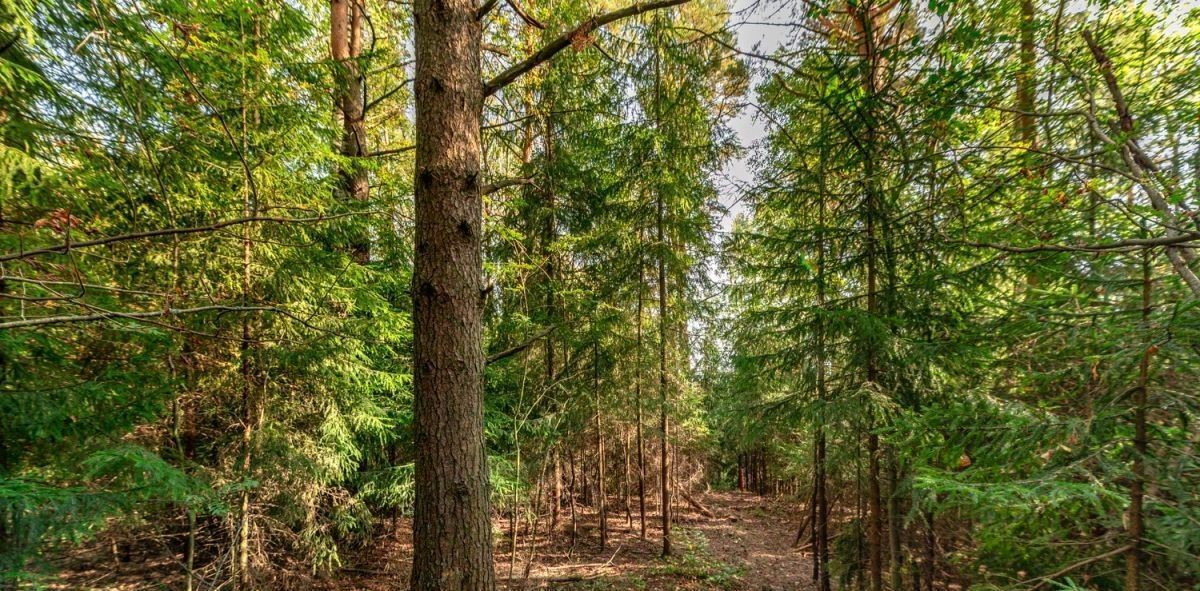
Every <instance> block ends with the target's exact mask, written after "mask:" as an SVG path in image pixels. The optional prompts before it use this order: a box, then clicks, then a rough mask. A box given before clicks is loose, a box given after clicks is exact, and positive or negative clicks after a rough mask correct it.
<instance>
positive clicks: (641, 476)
mask: <svg viewBox="0 0 1200 591" xmlns="http://www.w3.org/2000/svg"><path fill="white" fill-rule="evenodd" d="M644 248H645V245H644V244H643V242H642V230H641V229H640V228H639V229H638V284H637V319H636V320H635V323H636V324H637V340H636V345H635V346H636V348H637V351H636V352H635V353H634V355H635V363H634V387H633V390H634V394H633V397H634V398H635V403H636V405H637V460H638V478H637V482H638V519H639V520H640V521H641V528H642V529H641V532H642V533H641V537H642V539H643V540H644V539H646V440H645V439H644V438H643V436H642V424H643V423H644V420H643V418H642V308H643V306H644V300H645V298H644V297H643V295H644V286H645V285H646V268H645V259H644V257H643V256H642V251H643V249H644Z"/></svg>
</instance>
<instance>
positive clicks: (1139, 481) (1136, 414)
mask: <svg viewBox="0 0 1200 591" xmlns="http://www.w3.org/2000/svg"><path fill="white" fill-rule="evenodd" d="M1143 234H1145V232H1143ZM1150 255H1151V251H1150V250H1149V249H1146V250H1143V251H1142V329H1143V330H1145V331H1147V338H1146V341H1147V342H1146V344H1145V351H1143V353H1142V360H1141V363H1140V364H1139V365H1138V385H1137V389H1136V390H1134V393H1133V469H1132V472H1133V478H1132V480H1131V481H1130V483H1129V516H1128V519H1127V521H1128V523H1129V525H1128V528H1127V532H1126V533H1127V534H1128V535H1129V552H1127V553H1126V554H1125V589H1126V591H1138V590H1139V589H1140V588H1141V571H1142V543H1143V540H1142V538H1143V536H1144V535H1145V522H1144V515H1143V502H1144V496H1145V487H1146V464H1145V462H1146V451H1147V446H1148V442H1147V438H1146V398H1147V394H1148V392H1147V390H1148V389H1149V387H1150V357H1151V356H1152V355H1153V354H1154V347H1153V345H1152V344H1151V343H1150V342H1149V341H1150V339H1149V330H1150V308H1151V293H1152V292H1151V289H1152V287H1153V282H1152V278H1151V274H1150V270H1151V266H1150Z"/></svg>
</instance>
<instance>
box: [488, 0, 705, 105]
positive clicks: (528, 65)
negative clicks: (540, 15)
mask: <svg viewBox="0 0 1200 591" xmlns="http://www.w3.org/2000/svg"><path fill="white" fill-rule="evenodd" d="M689 1H690V0H657V1H655V2H647V3H644V4H642V3H637V4H633V5H630V6H626V7H625V8H622V9H620V10H614V11H612V12H606V13H604V14H599V15H596V16H593V17H591V18H589V19H587V20H585V21H583V22H582V23H580V24H579V25H577V26H576V27H575V28H573V29H571V30H569V31H567V32H566V33H563V34H562V35H559V36H558V37H557V38H555V39H554V40H553V41H551V42H550V43H547V44H546V46H545V47H543V48H541V49H540V50H538V52H537V53H534V54H533V55H531V56H529V57H527V58H525V59H524V60H523V61H521V62H519V63H516V64H513V65H512V67H510V68H508V69H507V70H505V71H503V72H501V73H500V74H498V75H496V77H495V78H492V79H491V80H489V81H488V82H487V84H484V85H483V96H484V97H488V96H491V95H493V94H495V93H496V91H497V90H500V89H501V88H504V87H505V86H507V85H509V84H510V83H512V82H513V81H514V80H516V79H517V78H520V77H521V75H522V74H525V73H526V72H528V71H530V70H532V69H534V68H536V67H538V66H540V65H542V64H543V63H545V62H547V61H549V60H550V59H551V58H553V57H554V56H555V55H558V53H559V52H560V51H562V50H564V49H566V48H567V47H568V46H570V45H571V42H572V41H573V40H575V39H577V38H579V37H581V36H584V35H587V34H588V33H590V32H592V31H594V30H596V29H598V28H600V27H603V26H604V25H607V24H609V23H611V22H614V21H618V20H621V19H623V18H628V17H631V16H636V15H639V14H641V13H643V12H649V11H652V10H658V9H660V8H668V7H671V6H676V5H679V4H684V3H687V2H689Z"/></svg>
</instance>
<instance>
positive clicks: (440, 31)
mask: <svg viewBox="0 0 1200 591" xmlns="http://www.w3.org/2000/svg"><path fill="white" fill-rule="evenodd" d="M475 11H476V6H475V2H474V1H473V0H416V3H415V5H414V17H415V19H414V20H415V23H416V27H415V45H416V84H415V88H416V136H417V147H416V166H415V173H416V174H415V177H416V178H415V179H414V186H415V189H416V256H415V260H414V269H413V348H414V354H413V374H414V375H413V381H414V404H413V410H414V413H413V414H414V434H415V443H416V445H415V448H416V458H415V460H416V461H415V468H416V469H415V478H416V502H415V505H414V514H415V516H414V521H413V573H412V588H413V589H414V590H415V591H427V590H428V591H434V590H440V589H455V590H459V589H462V590H487V591H490V590H491V589H494V588H495V586H496V581H495V573H494V570H493V566H492V534H491V522H490V509H489V504H488V471H487V456H486V455H485V451H484V441H483V347H482V337H483V334H482V312H483V306H482V301H481V299H482V297H483V292H482V289H481V287H482V254H481V252H482V250H481V248H482V242H481V239H482V199H481V196H480V165H479V159H480V118H481V109H482V97H483V83H482V81H481V79H480V75H481V72H480V53H479V52H480V44H481V42H480V38H481V26H480V23H479V21H478V20H477V19H476V18H475Z"/></svg>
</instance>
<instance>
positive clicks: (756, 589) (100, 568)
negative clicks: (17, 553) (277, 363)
mask: <svg viewBox="0 0 1200 591" xmlns="http://www.w3.org/2000/svg"><path fill="white" fill-rule="evenodd" d="M647 500H648V501H649V499H647ZM698 500H699V502H700V503H701V504H702V505H704V506H705V507H706V508H707V509H708V510H709V511H710V512H711V514H712V516H711V517H708V516H705V515H703V514H702V513H701V512H700V511H698V510H696V509H695V508H693V507H691V506H687V505H684V504H682V503H681V504H680V505H678V506H676V507H675V520H674V525H673V530H672V533H673V536H672V538H673V541H674V553H673V556H671V557H669V558H663V557H661V553H662V541H661V538H660V529H659V527H658V520H657V510H656V509H657V508H656V507H654V506H653V505H652V504H650V503H648V504H647V508H646V509H647V515H646V525H647V532H646V539H645V540H643V539H641V537H640V535H639V527H638V520H637V515H636V500H635V503H634V506H635V513H634V516H633V522H632V527H630V522H629V521H628V520H627V517H626V513H625V509H624V499H617V498H613V499H611V501H610V502H611V503H612V504H613V506H612V507H611V509H610V511H609V516H608V520H607V521H608V526H609V541H608V545H607V547H606V548H605V549H604V550H603V551H602V550H601V549H600V544H599V527H598V526H599V519H598V518H597V515H596V512H595V511H594V510H593V509H591V508H588V507H583V506H578V507H577V511H576V520H577V528H576V535H575V538H574V542H572V535H571V530H572V526H571V515H570V512H569V508H567V507H564V508H563V513H562V515H561V516H560V520H559V524H558V527H557V530H556V531H555V533H554V535H553V536H550V537H547V536H546V535H545V531H544V530H545V527H546V524H545V523H539V524H537V528H538V532H537V534H536V536H534V535H533V534H532V532H531V531H530V529H529V524H524V525H523V526H522V528H521V530H522V533H521V536H520V540H519V545H518V551H517V560H516V562H515V564H514V563H513V562H512V561H511V554H510V552H509V549H510V547H511V546H510V544H511V541H510V540H511V538H510V537H509V535H510V534H509V532H510V531H511V528H510V524H509V522H508V520H507V519H503V520H502V519H498V520H497V521H496V522H495V524H494V531H496V532H497V538H496V554H495V561H496V578H497V581H498V584H499V587H500V588H501V589H547V588H553V589H569V590H577V591H584V590H588V591H591V590H595V591H600V590H613V591H615V590H625V589H631V590H633V589H636V590H643V589H644V590H666V589H687V590H728V591H795V590H807V589H810V588H812V585H811V582H810V577H811V572H812V557H811V554H810V553H808V552H804V551H803V549H800V550H797V549H794V548H792V542H793V540H794V539H795V536H796V530H797V528H798V527H799V526H800V522H801V520H802V517H803V516H804V513H803V512H802V510H801V508H800V506H799V504H798V503H795V502H793V501H790V500H786V499H783V498H775V497H760V496H758V495H755V494H752V493H741V492H726V491H713V492H709V493H707V494H703V495H699V498H698ZM543 521H544V520H543ZM531 540H536V542H535V543H531ZM531 549H532V550H534V556H533V559H532V561H530V551H531ZM104 554H105V552H104V551H103V549H96V550H93V551H91V552H81V553H80V554H78V555H76V556H75V557H74V560H71V564H70V566H69V567H68V568H67V569H66V570H65V571H64V573H63V574H62V576H61V577H60V579H59V584H58V585H52V586H51V587H50V588H52V589H72V590H75V589H80V590H82V589H88V590H97V591H99V590H104V591H117V590H121V591H133V590H135V589H137V590H142V589H146V590H149V589H177V588H182V587H180V585H179V584H180V583H181V579H182V577H181V576H179V574H178V573H179V569H178V565H179V563H178V557H167V556H163V557H159V558H158V559H155V558H154V557H153V556H145V555H143V556H142V557H140V558H139V559H137V560H133V561H130V562H122V563H114V561H113V560H111V558H109V559H105V560H101V561H100V564H96V563H91V564H88V563H90V562H92V561H91V560H88V559H87V558H89V557H99V556H103V555H104ZM108 556H109V557H111V554H108ZM411 557H412V528H411V521H410V520H408V519H404V518H401V519H398V520H396V521H395V522H394V523H393V524H391V527H390V528H389V531H388V532H387V533H386V534H385V535H384V536H382V537H380V538H378V539H376V541H375V543H373V544H371V545H370V546H369V547H367V548H363V549H361V550H359V551H357V552H352V553H350V555H349V556H348V557H346V560H345V563H344V566H343V568H342V569H341V570H340V571H339V572H338V573H337V574H336V575H332V576H323V577H319V578H314V577H310V576H307V573H303V574H301V573H292V574H289V575H287V576H284V577H281V578H276V579H274V580H272V581H264V582H263V583H264V586H265V588H271V589H281V590H282V589H296V590H301V589H311V590H320V591H350V590H362V591H384V590H386V591H396V590H398V589H406V588H407V587H408V578H409V572H410V569H411V566H412V563H411ZM527 568H528V573H526V569H527Z"/></svg>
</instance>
